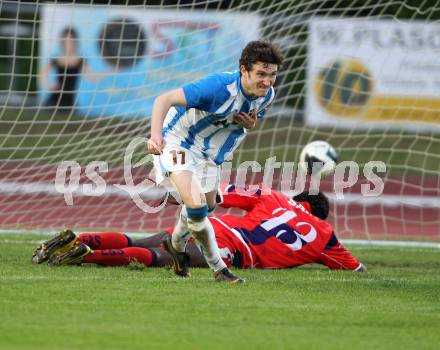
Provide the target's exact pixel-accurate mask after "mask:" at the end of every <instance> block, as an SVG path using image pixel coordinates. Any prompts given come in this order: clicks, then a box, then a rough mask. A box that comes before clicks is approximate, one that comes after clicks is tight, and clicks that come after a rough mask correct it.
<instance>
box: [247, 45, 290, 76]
mask: <svg viewBox="0 0 440 350" xmlns="http://www.w3.org/2000/svg"><path fill="white" fill-rule="evenodd" d="M283 60H284V56H283V53H282V52H281V50H280V48H279V47H278V46H276V45H274V44H272V43H271V42H269V41H266V40H256V41H251V42H249V43H248V44H247V45H246V47H245V48H244V49H243V51H242V52H241V57H240V62H239V64H240V67H241V66H244V67H245V68H246V70H247V71H251V70H252V65H253V64H254V63H257V62H263V63H270V64H276V65H278V66H281V64H282V63H283Z"/></svg>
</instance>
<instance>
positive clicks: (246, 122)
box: [234, 111, 257, 129]
mask: <svg viewBox="0 0 440 350" xmlns="http://www.w3.org/2000/svg"><path fill="white" fill-rule="evenodd" d="M234 121H235V122H237V123H238V124H240V125H241V126H242V127H243V128H245V129H252V128H253V127H254V126H255V123H256V122H257V112H255V111H253V112H251V113H245V112H240V113H238V114H236V115H234Z"/></svg>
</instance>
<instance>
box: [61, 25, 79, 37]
mask: <svg viewBox="0 0 440 350" xmlns="http://www.w3.org/2000/svg"><path fill="white" fill-rule="evenodd" d="M67 36H70V37H71V38H73V39H78V32H77V31H76V30H75V29H74V28H72V27H66V28H64V29H63V30H62V31H61V34H60V38H61V39H64V38H65V37H67Z"/></svg>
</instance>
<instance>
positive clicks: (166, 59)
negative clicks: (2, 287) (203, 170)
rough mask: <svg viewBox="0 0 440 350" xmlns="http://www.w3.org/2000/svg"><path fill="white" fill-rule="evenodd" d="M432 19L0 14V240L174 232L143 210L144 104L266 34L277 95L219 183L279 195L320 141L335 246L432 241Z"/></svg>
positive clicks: (401, 8)
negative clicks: (5, 236)
mask: <svg viewBox="0 0 440 350" xmlns="http://www.w3.org/2000/svg"><path fill="white" fill-rule="evenodd" d="M439 18H440V12H439V10H438V8H437V6H436V1H422V2H416V1H401V0H396V1H392V2H391V1H384V0H383V1H382V0H381V1H368V0H367V1H365V0H362V1H360V0H359V1H357V0H354V1H348V2H347V1H317V0H301V1H299V0H298V1H296V0H295V1H293V0H279V1H276V2H275V1H274V2H272V1H257V0H252V1H233V0H226V1H208V0H207V1H198V0H189V1H166V0H162V1H146V0H145V1H130V0H125V1H107V0H106V1H98V0H95V1H79V0H78V1H52V2H48V1H44V2H43V1H29V2H25V1H8V0H4V1H1V2H0V132H1V138H0V143H1V147H0V228H1V229H2V230H7V231H11V230H13V229H34V230H35V229H43V230H46V229H48V230H49V231H51V232H53V231H54V230H56V229H59V228H62V227H71V228H73V229H75V230H83V229H86V230H90V229H104V230H110V229H111V230H124V231H130V232H155V231H158V230H162V229H167V228H169V227H171V226H172V225H173V224H174V223H175V219H176V213H177V207H175V206H166V207H164V208H162V209H161V210H157V211H156V212H149V213H148V212H147V213H146V212H145V210H144V209H145V207H144V204H145V203H150V204H151V200H152V199H154V198H156V199H157V198H159V199H160V198H162V197H161V196H162V195H163V193H160V191H159V190H158V189H155V188H152V187H151V186H150V185H151V182H150V181H149V180H148V179H149V176H150V170H151V166H152V164H151V159H149V158H148V157H146V156H147V151H146V147H145V138H146V137H148V136H149V127H150V120H149V117H150V113H151V108H152V104H153V101H154V98H155V97H156V96H158V94H160V93H161V92H163V91H166V90H169V89H172V88H176V87H179V86H181V85H182V84H184V83H187V82H190V81H194V80H197V79H198V78H201V77H203V76H205V75H207V74H210V73H214V72H219V71H232V70H235V69H237V68H238V58H239V56H240V52H241V50H242V49H243V47H244V46H245V45H246V43H247V42H249V41H251V40H255V39H259V38H264V39H267V40H270V41H272V42H274V43H276V44H278V45H279V46H280V47H281V48H282V50H283V51H284V53H285V56H286V60H285V63H284V64H283V66H282V67H281V69H280V74H279V76H278V78H277V82H276V85H275V91H276V98H275V100H274V103H273V106H272V107H271V108H270V109H269V110H268V111H267V114H266V116H265V118H264V119H262V120H259V121H258V124H257V126H256V128H255V129H253V130H252V131H250V132H249V134H248V136H247V138H246V139H245V141H244V143H243V145H242V146H240V148H239V149H238V151H237V152H236V153H235V154H234V158H233V159H232V160H231V161H229V162H227V163H226V165H225V169H223V170H224V172H223V175H224V177H223V180H224V181H228V179H229V178H228V174H232V177H231V178H232V180H234V181H237V180H241V181H242V182H244V183H245V184H252V183H259V182H264V183H265V184H266V185H270V186H271V187H272V188H273V189H275V190H280V191H283V192H285V193H287V194H292V193H294V192H295V191H298V187H297V186H296V185H297V182H296V178H295V173H296V172H295V170H296V166H295V165H292V162H295V163H296V162H297V161H298V157H299V154H300V151H301V149H302V148H303V147H304V145H306V144H307V143H309V142H311V141H314V140H324V141H327V142H329V143H330V144H331V145H332V146H333V147H334V148H335V149H336V150H337V152H338V154H339V159H338V161H339V162H340V165H341V167H340V168H339V170H338V171H339V172H338V174H339V176H336V175H335V176H334V177H332V176H331V177H326V178H323V179H322V180H321V184H320V190H321V191H323V192H325V193H326V194H327V195H328V196H329V198H330V200H331V205H332V207H331V215H330V218H329V219H328V220H329V221H330V222H331V223H332V224H333V226H334V228H335V232H337V233H338V235H339V236H340V237H341V238H363V239H411V240H434V241H438V240H440V226H439V222H440V199H439V198H440V175H439V173H440V92H439V91H440V89H439V88H440V65H439V63H438V50H439V48H440V24H439V22H438V19H439ZM351 162H353V163H351ZM384 167H385V168H384ZM238 170H239V171H238ZM245 170H246V171H247V173H245ZM237 171H238V175H237ZM225 174H226V175H225ZM243 174H245V175H243ZM374 190H377V191H376V192H374ZM373 192H374V193H373ZM149 201H150V202H149ZM158 203H159V202H158ZM218 212H219V213H222V211H221V210H219V211H218Z"/></svg>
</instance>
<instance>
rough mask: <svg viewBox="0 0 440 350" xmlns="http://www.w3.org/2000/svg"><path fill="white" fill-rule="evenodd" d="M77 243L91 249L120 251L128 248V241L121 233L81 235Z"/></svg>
mask: <svg viewBox="0 0 440 350" xmlns="http://www.w3.org/2000/svg"><path fill="white" fill-rule="evenodd" d="M79 241H80V242H82V243H85V244H87V245H88V246H89V247H90V248H92V249H122V248H127V247H128V246H129V242H130V239H129V238H128V237H127V236H126V235H124V234H123V233H118V232H97V233H81V234H80V235H79Z"/></svg>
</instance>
